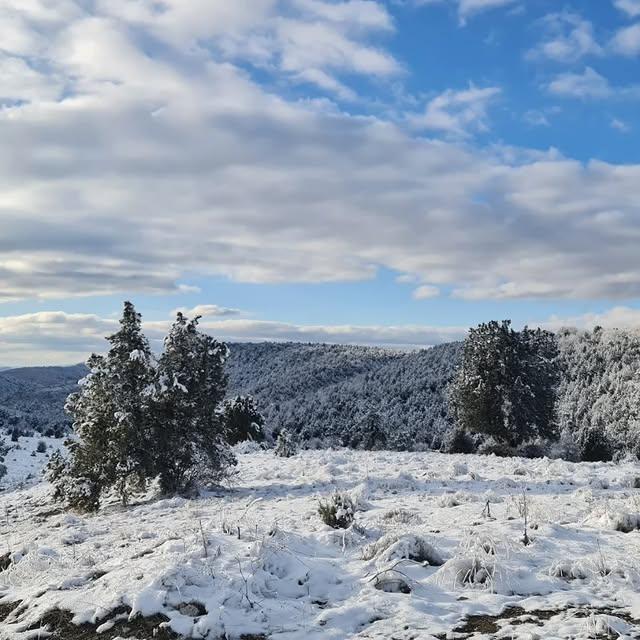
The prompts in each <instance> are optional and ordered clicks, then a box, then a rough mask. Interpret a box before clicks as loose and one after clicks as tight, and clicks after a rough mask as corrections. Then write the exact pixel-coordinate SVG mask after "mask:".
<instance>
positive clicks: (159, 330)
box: [0, 311, 466, 366]
mask: <svg viewBox="0 0 640 640" xmlns="http://www.w3.org/2000/svg"><path fill="white" fill-rule="evenodd" d="M117 326H118V323H117V321H116V320H113V319H105V318H100V317H99V316H96V315H90V314H69V313H64V312H62V311H43V312H38V313H31V314H25V315H19V316H6V317H0V353H2V362H0V365H3V366H20V365H33V364H42V363H47V364H71V363H75V362H80V361H82V360H84V359H86V357H87V356H88V354H89V353H91V352H93V351H96V352H99V353H103V352H104V351H105V350H106V348H107V343H106V341H105V339H104V336H106V335H109V334H111V333H113V332H114V331H115V330H117ZM169 326H170V321H168V320H156V321H147V322H145V323H144V331H145V333H146V335H147V336H148V337H149V340H150V343H151V345H152V348H153V349H155V350H156V351H159V350H160V349H161V347H162V338H163V336H164V335H165V334H166V332H167V330H168V329H169ZM199 326H200V328H201V330H203V331H205V332H208V333H210V334H211V335H214V336H215V337H216V338H219V339H222V340H227V341H230V342H231V341H236V342H247V341H258V342H259V341H294V342H327V343H332V344H363V345H377V346H387V347H427V346H431V345H434V344H440V343H442V342H449V341H451V340H460V339H462V338H464V336H465V334H466V329H465V328H463V327H437V326H424V325H402V326H379V325H370V326H357V325H328V326H327V325H299V324H292V323H284V322H274V321H266V320H251V319H240V318H238V319H221V320H210V319H208V318H207V317H205V318H203V319H202V320H201V322H200V325H199Z"/></svg>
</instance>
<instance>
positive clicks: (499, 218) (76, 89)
mask: <svg viewBox="0 0 640 640" xmlns="http://www.w3.org/2000/svg"><path fill="white" fill-rule="evenodd" d="M639 71H640V0H590V1H588V2H584V1H583V2H577V0H576V1H573V2H571V0H569V2H567V3H558V2H557V1H556V0H388V1H387V2H383V1H375V0H234V1H233V2H230V1H229V0H0V74H1V76H0V77H1V78H2V82H0V105H1V106H0V140H1V141H2V142H1V144H0V365H20V364H41V363H50V364H53V363H67V362H76V361H79V360H82V359H83V358H84V357H86V355H87V353H88V352H89V351H91V350H102V349H103V348H104V340H103V336H104V335H105V334H106V333H108V332H109V331H111V329H112V328H113V326H114V322H115V321H116V319H117V316H118V314H119V311H120V308H121V303H122V300H123V299H131V300H133V301H134V302H135V303H136V305H137V307H138V309H139V310H140V311H141V312H142V313H143V315H144V317H145V320H146V321H147V328H148V331H149V333H150V335H152V337H154V338H157V337H159V336H160V335H161V334H162V332H163V331H164V329H165V328H166V324H167V322H168V321H169V320H170V318H171V315H172V313H174V311H175V310H176V309H185V310H187V311H188V312H190V313H202V315H203V323H204V325H205V326H206V327H207V328H208V329H209V330H211V331H212V332H214V333H216V334H217V335H219V336H220V337H223V338H226V339H257V340H265V339H278V340H283V339H295V340H323V341H332V342H358V343H371V344H388V345H427V344H434V343H437V342H442V341H445V340H450V339H452V338H457V337H460V336H462V335H463V334H464V331H465V329H466V327H468V326H469V325H472V324H476V323H477V322H480V321H482V320H487V319H490V318H497V319H499V318H512V319H513V321H514V323H515V324H517V325H520V324H524V323H526V322H528V323H541V324H545V325H546V326H558V325H560V324H566V323H570V324H577V325H584V326H589V325H592V324H595V323H600V324H605V325H609V326H614V325H620V326H622V325H625V326H626V325H634V324H640V304H638V301H639V300H640V159H639V158H638V149H640V115H639V114H640V109H639V107H640V73H639Z"/></svg>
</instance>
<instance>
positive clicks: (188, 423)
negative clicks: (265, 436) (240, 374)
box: [153, 313, 235, 494]
mask: <svg viewBox="0 0 640 640" xmlns="http://www.w3.org/2000/svg"><path fill="white" fill-rule="evenodd" d="M197 326H198V318H197V317H196V318H194V319H193V320H188V319H187V318H186V317H185V316H184V315H183V314H182V313H178V315H177V317H176V321H175V322H174V323H173V326H172V327H171V330H170V332H169V335H168V336H167V338H166V339H165V343H164V352H163V354H162V356H161V357H160V359H159V362H158V369H157V377H156V386H155V393H154V405H155V410H154V426H153V443H154V447H153V449H154V464H155V468H156V470H157V472H158V474H159V478H160V488H161V490H162V491H163V492H165V493H169V494H172V493H184V492H190V491H193V490H194V489H195V488H196V484H197V483H198V482H205V483H208V482H215V481H217V480H219V479H221V478H222V477H223V476H224V474H225V473H226V472H227V471H228V469H229V467H230V465H232V464H235V459H234V458H233V455H232V454H231V452H230V450H229V448H228V446H227V443H226V441H225V434H224V425H223V422H222V418H221V415H220V413H219V411H218V405H219V404H220V402H221V401H222V399H223V397H224V393H225V390H226V384H227V378H226V375H225V373H224V363H225V360H226V358H227V356H228V349H227V347H226V345H225V344H222V343H219V342H217V341H216V340H214V339H213V338H211V337H210V336H208V335H206V334H203V333H201V332H200V331H198V328H197Z"/></svg>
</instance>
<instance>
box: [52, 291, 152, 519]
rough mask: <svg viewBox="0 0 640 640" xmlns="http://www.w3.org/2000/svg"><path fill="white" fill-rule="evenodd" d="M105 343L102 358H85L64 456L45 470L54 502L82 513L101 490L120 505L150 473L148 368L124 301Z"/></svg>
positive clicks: (145, 348) (70, 404)
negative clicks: (112, 495) (116, 324)
mask: <svg viewBox="0 0 640 640" xmlns="http://www.w3.org/2000/svg"><path fill="white" fill-rule="evenodd" d="M107 340H108V341H109V342H110V343H111V348H110V349H109V352H108V353H107V355H106V356H98V355H96V354H93V355H92V356H91V357H90V358H89V360H88V362H87V366H88V368H89V374H88V375H87V376H86V378H84V379H83V380H82V381H81V382H80V391H78V392H77V393H73V394H71V395H70V396H69V398H68V399H67V403H66V406H65V408H66V410H67V412H68V413H69V414H70V415H71V417H72V419H73V431H74V438H73V439H71V440H70V441H69V442H68V443H67V444H68V450H69V456H68V458H67V459H66V460H64V459H62V458H59V457H56V458H55V459H54V460H52V463H51V464H50V466H49V477H50V479H51V481H52V483H53V484H54V486H55V492H56V497H58V498H61V499H63V500H65V501H66V502H67V504H68V505H69V506H70V507H73V508H80V509H83V510H93V509H96V508H97V507H98V505H99V500H100V495H101V494H102V493H103V492H104V491H105V490H107V489H113V490H115V491H116V492H117V494H118V496H119V498H120V500H121V502H122V503H123V504H126V503H127V501H128V499H129V496H130V494H131V492H132V491H135V490H137V489H140V488H142V487H143V486H144V484H145V483H146V481H147V480H148V479H149V477H151V476H152V474H153V465H152V462H153V460H152V457H151V453H150V451H151V448H150V446H149V422H148V416H149V410H148V392H149V389H150V384H151V382H152V379H153V363H152V356H151V351H150V349H149V344H148V342H147V340H146V338H145V337H144V335H143V333H142V328H141V317H140V314H139V313H137V312H136V311H135V308H134V306H133V305H132V304H131V303H130V302H125V304H124V312H123V315H122V319H121V320H120V329H119V331H117V332H116V333H114V334H113V335H112V336H109V337H108V338H107Z"/></svg>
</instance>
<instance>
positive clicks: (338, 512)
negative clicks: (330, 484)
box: [318, 492, 356, 529]
mask: <svg viewBox="0 0 640 640" xmlns="http://www.w3.org/2000/svg"><path fill="white" fill-rule="evenodd" d="M355 512H356V507H355V505H354V504H353V500H352V499H351V496H349V494H347V493H340V492H336V493H334V494H333V495H332V496H331V497H330V498H329V499H328V500H327V501H326V502H323V501H322V500H320V503H319V504H318V513H319V514H320V518H321V520H322V522H324V523H325V524H326V525H329V526H330V527H331V528H332V529H348V528H349V527H350V526H351V524H352V523H353V519H354V516H355Z"/></svg>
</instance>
